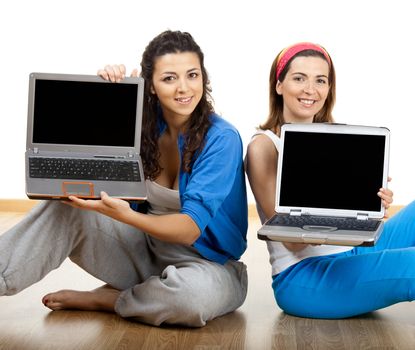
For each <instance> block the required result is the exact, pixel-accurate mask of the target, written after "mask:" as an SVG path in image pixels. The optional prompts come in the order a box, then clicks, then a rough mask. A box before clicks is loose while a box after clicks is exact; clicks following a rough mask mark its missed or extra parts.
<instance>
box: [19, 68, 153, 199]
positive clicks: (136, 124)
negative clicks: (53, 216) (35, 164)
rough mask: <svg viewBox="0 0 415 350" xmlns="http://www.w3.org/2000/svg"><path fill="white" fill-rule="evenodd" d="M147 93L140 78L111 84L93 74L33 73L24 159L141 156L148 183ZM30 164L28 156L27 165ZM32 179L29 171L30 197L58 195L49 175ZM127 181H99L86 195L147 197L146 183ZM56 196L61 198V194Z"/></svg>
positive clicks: (127, 157)
mask: <svg viewBox="0 0 415 350" xmlns="http://www.w3.org/2000/svg"><path fill="white" fill-rule="evenodd" d="M143 92H144V80H143V79H142V78H125V79H123V81H121V82H120V83H112V82H108V81H105V80H104V79H102V78H101V77H99V76H95V75H75V74H54V73H31V74H30V77H29V96H28V118H27V139H26V158H28V157H29V156H32V157H36V156H42V157H49V156H50V157H75V158H94V159H119V160H122V159H125V160H137V161H138V162H139V163H140V166H139V169H140V170H139V171H140V179H142V181H141V182H142V183H144V174H143V170H142V166H141V159H140V144H141V123H142V108H143ZM27 163H28V161H27V159H26V169H27V168H28V164H27ZM28 177H29V175H28V173H27V171H26V186H27V192H28V195H29V197H31V198H33V197H35V198H38V197H42V191H45V192H46V193H45V195H46V197H52V196H54V195H55V193H54V192H55V191H54V190H53V189H51V187H53V185H55V186H54V187H56V184H54V182H56V181H55V180H50V179H49V180H48V181H49V182H51V184H50V185H48V184H47V183H46V182H45V181H43V182H41V180H42V179H28ZM124 182H125V183H114V182H112V181H107V182H105V181H101V182H96V183H94V185H95V190H94V193H92V194H91V193H89V195H88V196H86V197H99V191H100V190H105V189H106V188H108V189H109V188H110V189H111V191H112V193H113V195H115V196H117V197H121V198H131V199H135V198H140V199H141V198H145V196H146V192H145V187H143V185H138V186H137V184H136V185H133V184H127V183H126V181H124ZM75 187H76V186H75ZM79 187H80V186H79ZM34 188H35V189H34ZM123 188H124V189H123ZM32 190H33V191H32ZM129 192H130V194H128V193H129ZM75 194H76V193H75ZM56 195H57V196H58V198H60V196H61V195H62V193H60V194H59V193H58V194H56ZM110 195H111V193H110ZM66 197H67V195H66Z"/></svg>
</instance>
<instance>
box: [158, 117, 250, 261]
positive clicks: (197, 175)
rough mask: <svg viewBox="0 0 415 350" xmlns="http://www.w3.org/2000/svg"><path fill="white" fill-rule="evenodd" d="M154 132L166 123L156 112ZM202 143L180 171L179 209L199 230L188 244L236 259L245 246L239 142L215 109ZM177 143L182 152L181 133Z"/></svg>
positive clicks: (212, 255) (207, 255) (221, 257)
mask: <svg viewBox="0 0 415 350" xmlns="http://www.w3.org/2000/svg"><path fill="white" fill-rule="evenodd" d="M160 119H161V120H159V126H160V133H163V132H164V130H165V128H166V125H165V123H164V120H162V118H160ZM210 119H211V127H210V128H209V130H208V132H207V135H206V137H205V145H204V147H203V149H202V151H201V152H200V153H199V154H198V155H197V156H196V159H195V161H194V163H193V166H192V171H191V173H186V172H183V171H181V172H180V179H179V193H180V202H181V211H180V212H181V213H183V214H187V215H189V216H190V217H191V218H192V219H193V220H194V221H195V223H196V224H197V225H198V227H199V229H200V232H201V235H200V236H199V238H198V239H197V240H196V242H195V243H194V244H193V246H194V247H195V248H196V249H197V250H198V252H199V253H200V254H201V255H202V256H203V257H204V258H206V259H208V260H212V261H216V262H218V263H220V264H224V263H226V261H227V260H228V259H235V260H238V259H239V258H240V257H241V255H242V254H243V252H244V251H245V249H246V233H247V229H248V206H247V197H246V185H245V173H244V166H243V159H242V158H243V145H242V140H241V137H240V135H239V133H238V131H237V130H236V128H235V127H234V126H232V125H231V124H230V123H229V122H227V121H225V120H224V119H222V118H221V117H219V116H218V115H216V114H212V115H211V116H210ZM178 146H179V149H180V153H181V154H182V153H183V146H184V138H183V136H179V140H178Z"/></svg>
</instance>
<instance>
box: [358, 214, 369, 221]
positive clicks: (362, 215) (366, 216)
mask: <svg viewBox="0 0 415 350" xmlns="http://www.w3.org/2000/svg"><path fill="white" fill-rule="evenodd" d="M368 219H369V215H368V214H362V213H357V220H368Z"/></svg>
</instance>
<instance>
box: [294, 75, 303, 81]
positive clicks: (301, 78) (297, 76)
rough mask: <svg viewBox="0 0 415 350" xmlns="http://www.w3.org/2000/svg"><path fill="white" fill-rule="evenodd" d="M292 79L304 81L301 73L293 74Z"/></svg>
mask: <svg viewBox="0 0 415 350" xmlns="http://www.w3.org/2000/svg"><path fill="white" fill-rule="evenodd" d="M293 80H294V81H298V82H301V81H304V77H303V76H301V75H294V76H293Z"/></svg>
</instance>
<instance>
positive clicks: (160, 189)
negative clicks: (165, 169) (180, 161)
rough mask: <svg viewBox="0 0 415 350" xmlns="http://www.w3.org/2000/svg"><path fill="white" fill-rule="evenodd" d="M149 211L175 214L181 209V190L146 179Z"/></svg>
mask: <svg viewBox="0 0 415 350" xmlns="http://www.w3.org/2000/svg"><path fill="white" fill-rule="evenodd" d="M146 186H147V202H148V203H149V208H148V213H149V214H153V215H164V214H174V213H178V212H179V211H180V208H181V205H180V196H179V191H177V190H172V189H170V188H167V187H164V186H161V185H159V184H158V183H157V182H154V181H150V180H146Z"/></svg>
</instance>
